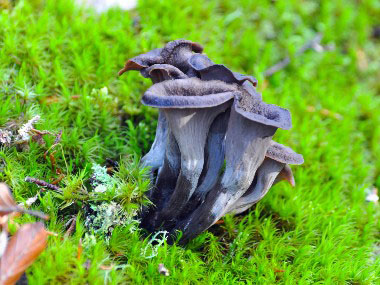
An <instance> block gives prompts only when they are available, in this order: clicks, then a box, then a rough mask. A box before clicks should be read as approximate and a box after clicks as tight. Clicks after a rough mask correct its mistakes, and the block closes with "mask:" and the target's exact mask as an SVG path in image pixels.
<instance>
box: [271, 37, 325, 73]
mask: <svg viewBox="0 0 380 285" xmlns="http://www.w3.org/2000/svg"><path fill="white" fill-rule="evenodd" d="M321 40H322V34H317V35H316V36H315V37H314V38H312V39H311V40H310V41H308V42H307V43H306V44H304V45H303V46H302V47H301V48H300V49H299V50H298V51H297V52H296V54H295V56H300V55H301V54H303V53H304V52H305V51H307V50H308V49H311V48H314V49H317V47H319V48H322V49H323V47H321V46H320V42H321ZM289 63H290V57H289V56H287V57H285V58H284V59H283V60H281V61H279V62H278V63H276V64H275V65H273V66H272V67H270V68H268V69H267V70H265V71H264V76H265V77H269V76H272V75H273V74H274V73H276V72H277V71H279V70H281V69H283V68H285V67H286V66H288V64H289Z"/></svg>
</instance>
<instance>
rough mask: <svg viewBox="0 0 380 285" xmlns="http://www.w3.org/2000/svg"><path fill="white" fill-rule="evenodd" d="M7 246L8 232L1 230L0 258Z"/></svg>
mask: <svg viewBox="0 0 380 285" xmlns="http://www.w3.org/2000/svg"><path fill="white" fill-rule="evenodd" d="M7 245H8V232H7V231H5V230H3V231H2V232H1V233H0V258H1V257H2V256H3V254H4V252H5V249H6V248H7Z"/></svg>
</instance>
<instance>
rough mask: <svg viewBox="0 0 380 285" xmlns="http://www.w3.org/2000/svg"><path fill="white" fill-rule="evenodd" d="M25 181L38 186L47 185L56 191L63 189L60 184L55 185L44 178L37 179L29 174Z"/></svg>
mask: <svg viewBox="0 0 380 285" xmlns="http://www.w3.org/2000/svg"><path fill="white" fill-rule="evenodd" d="M25 182H30V183H34V184H36V185H38V186H42V187H46V188H48V189H51V190H54V191H61V189H59V187H58V186H55V185H53V184H50V183H48V182H46V181H43V180H40V179H37V178H34V177H29V176H27V177H25Z"/></svg>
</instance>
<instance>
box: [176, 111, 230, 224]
mask: <svg viewBox="0 0 380 285" xmlns="http://www.w3.org/2000/svg"><path fill="white" fill-rule="evenodd" d="M229 116H230V109H228V110H226V111H225V112H224V113H221V114H219V115H218V116H217V117H216V118H215V120H214V122H213V123H212V125H211V127H210V131H209V134H208V137H207V142H206V147H205V161H206V163H205V164H204V167H203V171H202V174H201V176H200V179H199V183H198V184H199V186H198V187H197V188H196V189H195V191H194V193H193V196H192V197H191V199H190V200H189V202H188V203H187V204H186V206H185V208H184V210H183V212H182V213H181V216H182V217H186V216H187V215H189V214H191V212H192V211H193V210H194V209H195V208H196V207H197V205H198V204H200V203H202V201H203V200H204V198H205V197H206V194H207V193H208V191H210V190H211V189H212V188H213V187H214V186H215V184H216V182H217V181H218V177H219V173H220V171H221V168H222V167H223V163H224V154H225V136H226V130H227V125H228V119H229Z"/></svg>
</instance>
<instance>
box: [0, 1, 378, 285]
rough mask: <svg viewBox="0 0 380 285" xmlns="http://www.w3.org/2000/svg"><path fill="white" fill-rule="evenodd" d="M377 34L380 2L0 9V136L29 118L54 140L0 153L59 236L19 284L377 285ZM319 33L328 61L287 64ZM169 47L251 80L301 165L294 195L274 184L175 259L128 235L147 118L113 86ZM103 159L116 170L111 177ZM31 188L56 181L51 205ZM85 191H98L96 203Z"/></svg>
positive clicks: (308, 54)
mask: <svg viewBox="0 0 380 285" xmlns="http://www.w3.org/2000/svg"><path fill="white" fill-rule="evenodd" d="M379 19H380V5H379V2H378V1H376V0H372V1H371V0H368V1H329V0H322V1H318V2H314V1H306V0H305V1H298V0H292V1H263V0H261V1H248V0H229V1H223V0H212V1H198V0H195V1H194V0H191V1H190V0H184V1H157V0H141V1H139V4H138V6H137V8H136V9H135V10H131V11H121V10H118V9H111V10H109V11H108V12H106V13H103V14H96V13H95V12H91V11H90V10H86V9H82V8H78V7H77V6H76V5H74V4H73V3H71V2H70V1H67V0H47V1H42V0H33V1H21V0H20V1H7V0H0V98H1V99H0V100H1V101H0V129H3V130H6V129H12V128H15V126H16V127H17V126H19V127H20V126H22V125H23V124H25V123H27V122H28V120H31V119H32V118H35V120H36V123H35V124H34V128H35V129H37V130H47V131H49V132H51V133H52V134H51V135H44V136H43V141H41V140H40V138H41V137H39V136H35V138H34V140H32V139H31V138H26V139H29V140H27V141H26V142H24V143H22V144H17V145H15V144H13V143H12V142H11V143H9V144H7V145H6V144H3V145H2V146H0V181H3V182H6V183H7V184H8V185H9V187H10V188H11V189H12V191H13V195H14V196H15V199H16V200H17V202H19V203H23V202H25V201H26V200H27V199H28V198H31V197H34V196H35V195H37V198H38V199H37V201H36V202H35V203H34V204H32V205H31V206H30V207H31V208H32V209H35V210H40V211H43V212H45V213H46V214H48V215H49V216H50V220H49V221H48V222H47V223H46V226H47V228H48V229H49V230H50V231H52V232H55V233H57V236H52V237H49V242H48V246H47V249H46V250H45V251H44V252H43V253H42V255H41V256H40V257H39V258H38V259H37V261H36V262H35V263H34V264H33V265H32V266H31V267H30V268H29V269H28V270H27V278H28V280H29V282H30V284H60V283H70V284H103V283H107V284H117V283H121V284H122V283H125V282H131V283H135V284H141V283H147V284H194V283H198V282H199V283H203V284H211V283H215V282H219V283H223V284H237V283H239V282H240V283H241V284H273V283H280V284H375V283H376V284H379V282H380V277H379V276H380V258H379V247H380V242H379V239H380V233H379V229H380V222H379V216H380V214H379V205H378V204H377V203H375V202H368V201H366V197H367V196H368V195H369V194H370V193H371V191H374V190H373V189H374V188H376V187H377V188H379V187H380V111H379V110H380V96H379V95H380V80H379V79H380V61H379V54H380V35H379V33H380V32H379V29H380V28H379V26H380V22H379ZM376 28H377V30H376ZM376 31H377V32H376ZM317 33H321V34H322V35H323V39H322V46H326V45H328V47H329V48H328V49H325V50H320V49H318V48H317V49H310V50H307V51H305V52H304V53H302V54H297V50H298V49H299V48H300V47H302V46H303V45H304V44H305V43H306V42H308V41H309V40H310V39H312V38H314V37H315V35H316V34H317ZM178 38H185V39H189V40H192V41H196V42H199V43H201V44H202V45H204V47H205V52H206V53H207V55H208V56H209V57H210V58H212V59H213V61H215V62H217V63H224V64H225V65H227V66H228V67H231V68H232V69H233V70H235V71H238V72H241V73H244V74H250V75H254V76H256V77H257V79H258V81H259V84H258V88H259V91H260V92H261V93H262V94H263V99H264V100H265V101H266V102H268V103H272V104H277V105H280V106H282V107H285V108H287V109H289V110H290V111H291V113H292V121H293V129H292V130H291V131H280V130H279V131H278V132H277V134H276V137H275V140H276V141H277V142H279V143H283V144H285V145H288V146H290V147H292V148H293V149H294V150H295V151H297V152H299V153H301V154H303V156H304V159H305V163H304V164H303V165H301V166H297V167H294V175H295V179H296V187H295V188H292V187H290V185H287V184H286V183H280V184H278V185H276V186H275V187H274V188H273V189H272V190H271V191H270V192H269V194H268V195H267V196H266V197H265V198H264V199H263V200H262V201H260V203H258V204H257V205H256V206H255V207H253V208H252V209H251V210H250V211H249V212H246V213H245V214H244V215H239V216H237V217H232V216H227V217H226V218H224V219H223V223H221V224H219V225H216V226H213V227H212V228H211V229H210V230H209V231H207V232H205V233H203V234H201V235H200V236H199V237H197V238H196V239H195V240H193V241H192V242H190V243H189V244H188V245H187V246H185V247H181V246H178V245H173V246H169V245H167V244H166V243H165V241H162V242H158V243H157V242H156V243H153V242H152V241H151V237H148V238H144V237H143V236H142V235H141V233H140V231H139V230H138V229H137V227H136V223H137V221H136V220H134V216H133V214H134V213H135V211H136V209H138V208H139V207H140V206H141V203H144V197H143V194H144V192H145V191H146V190H147V189H148V188H149V181H148V180H147V179H146V170H141V169H139V167H138V161H139V158H140V157H141V156H142V155H143V154H144V153H146V152H147V151H148V150H149V147H150V145H151V143H152V141H153V138H154V132H155V125H156V118H157V111H156V110H153V109H152V108H148V107H145V106H142V104H141V103H140V98H141V95H142V94H143V92H144V90H146V89H147V88H148V87H149V86H150V84H151V83H150V81H149V80H147V79H144V78H142V77H141V76H140V75H139V74H138V73H137V72H136V73H133V72H131V73H128V74H125V75H123V76H121V77H118V76H117V72H118V70H119V69H120V68H121V67H123V65H124V62H125V60H126V59H128V58H131V57H133V56H135V55H137V54H140V53H142V52H146V51H148V50H151V49H153V48H157V47H162V46H163V45H164V44H165V43H166V42H168V41H170V40H174V39H178ZM287 56H289V57H290V58H291V63H290V64H289V65H288V66H287V67H285V68H283V69H281V70H279V71H277V72H276V73H275V74H273V75H272V76H267V77H265V76H264V71H265V70H267V69H268V68H269V67H270V66H273V65H274V64H276V63H277V62H278V61H280V60H281V59H283V58H285V57H287ZM36 116H39V118H40V119H39V120H38V121H37V119H38V117H37V118H36ZM60 131H62V138H61V140H60V142H59V144H57V145H55V146H54V147H53V149H49V148H50V147H51V146H52V145H53V144H54V140H55V139H56V134H58V133H59V132H60ZM45 152H47V154H48V155H46V158H45V157H44V153H45ZM107 158H110V159H112V160H113V161H118V162H119V167H118V171H117V172H116V173H115V174H114V175H113V176H109V175H107V174H106V173H105V168H102V167H101V166H104V165H108V166H110V167H111V166H112V164H113V162H112V161H111V160H108V162H107V161H106V159H107ZM102 175H103V177H101V176H102ZM27 176H30V177H34V178H38V179H42V180H45V181H48V182H52V181H53V180H55V179H57V178H63V179H62V180H61V181H60V182H58V184H57V186H58V187H60V189H61V192H55V191H53V190H44V191H41V188H39V187H37V186H36V185H34V184H31V183H28V182H25V178H26V177H27ZM91 177H92V178H95V180H96V179H98V180H97V181H98V182H99V181H101V183H100V182H99V183H98V184H102V185H103V186H104V185H105V186H104V187H106V189H107V191H106V192H102V191H98V192H94V191H93V192H91V189H92V188H94V187H96V183H95V186H94V183H92V185H91V183H90V182H91V179H90V178H91ZM102 179H103V180H102ZM107 179H108V180H107ZM92 180H94V179H92ZM98 186H99V185H98ZM119 205H120V206H119ZM102 215H103V216H102ZM107 218H108V220H107ZM116 218H118V219H116ZM72 219H74V220H76V228H75V230H74V231H73V234H72V235H66V236H65V233H66V231H67V228H68V225H69V224H70V223H71V222H70V221H71V220H72ZM34 220H35V218H34V217H29V216H25V217H23V218H19V219H18V220H16V221H17V222H18V223H20V224H22V223H25V222H31V221H34ZM105 221H107V222H109V224H105V223H106V222H105ZM89 229H90V230H89ZM112 229H113V231H112ZM78 248H83V252H82V253H81V254H79V255H78ZM160 263H162V264H164V266H165V267H166V268H167V269H168V270H169V272H170V275H169V276H164V275H160V274H159V272H158V265H159V264H160Z"/></svg>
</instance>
